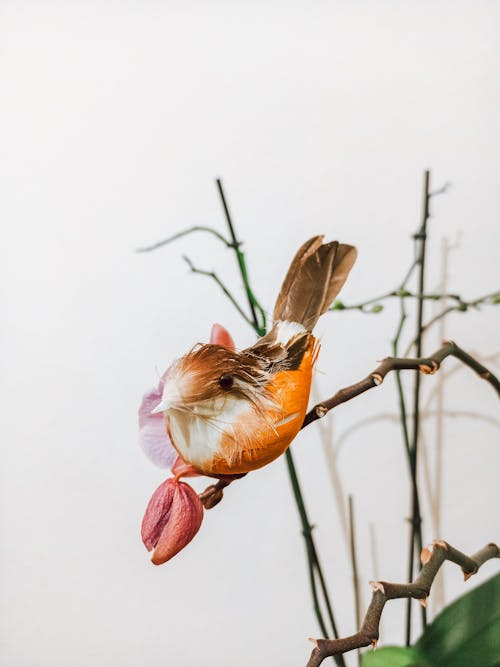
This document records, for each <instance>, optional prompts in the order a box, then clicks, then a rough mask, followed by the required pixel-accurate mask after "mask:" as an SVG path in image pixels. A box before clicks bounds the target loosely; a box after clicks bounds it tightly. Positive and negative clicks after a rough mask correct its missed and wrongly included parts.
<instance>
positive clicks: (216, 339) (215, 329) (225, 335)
mask: <svg viewBox="0 0 500 667" xmlns="http://www.w3.org/2000/svg"><path fill="white" fill-rule="evenodd" d="M210 343H211V344H212V345H222V346H223V347H228V348H229V349H230V350H235V349H236V346H235V344H234V340H233V338H232V336H231V334H230V333H229V331H228V330H227V329H225V328H224V327H223V326H222V324H214V325H213V326H212V331H211V332H210Z"/></svg>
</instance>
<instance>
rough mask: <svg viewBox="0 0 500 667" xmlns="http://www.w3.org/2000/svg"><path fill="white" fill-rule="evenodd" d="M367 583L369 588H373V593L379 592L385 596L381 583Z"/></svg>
mask: <svg viewBox="0 0 500 667" xmlns="http://www.w3.org/2000/svg"><path fill="white" fill-rule="evenodd" d="M368 583H369V584H370V586H371V587H372V588H373V590H374V591H380V592H381V593H383V594H384V595H385V588H384V584H383V583H382V582H381V581H369V582H368Z"/></svg>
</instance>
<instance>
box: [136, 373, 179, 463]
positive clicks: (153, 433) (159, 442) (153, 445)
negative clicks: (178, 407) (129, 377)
mask: <svg viewBox="0 0 500 667" xmlns="http://www.w3.org/2000/svg"><path fill="white" fill-rule="evenodd" d="M167 372H168V371H167ZM164 377H165V376H164ZM162 394H163V378H162V379H161V380H160V383H159V385H158V388H157V389H150V390H149V391H148V392H147V393H146V394H144V396H143V398H142V402H141V405H140V407H139V442H140V445H141V447H142V450H143V451H144V453H145V454H146V456H147V457H148V458H149V459H150V460H151V461H152V462H153V463H154V464H155V465H157V466H159V467H160V468H171V467H172V466H173V465H174V463H175V460H176V458H177V456H178V454H177V452H176V451H175V448H174V446H173V445H172V442H171V441H170V438H169V437H168V433H167V425H166V421H165V417H164V415H163V414H162V413H161V412H158V413H156V414H154V415H152V414H151V410H152V409H153V408H155V407H156V406H157V405H158V403H159V402H160V401H161V397H162Z"/></svg>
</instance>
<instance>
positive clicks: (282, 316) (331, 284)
mask: <svg viewBox="0 0 500 667" xmlns="http://www.w3.org/2000/svg"><path fill="white" fill-rule="evenodd" d="M356 255H357V252H356V248H354V247H353V246H351V245H346V244H343V243H339V242H338V241H332V242H331V243H323V236H314V237H313V238H312V239H309V241H306V242H305V243H304V244H303V245H302V246H301V247H300V248H299V250H298V251H297V253H296V255H295V257H294V258H293V261H292V263H291V265H290V268H289V269H288V273H287V274H286V277H285V280H284V281H283V285H282V286H281V290H280V293H279V296H278V299H277V300H276V305H275V307H274V314H273V317H274V321H275V322H276V321H278V320H286V321H289V322H299V323H300V324H302V325H303V326H304V327H305V328H306V329H307V330H308V331H312V329H313V328H314V326H315V324H316V322H317V321H318V319H319V318H320V316H321V315H322V314H323V313H324V312H326V311H327V310H328V308H329V307H330V305H331V304H332V302H333V300H334V299H335V297H336V296H337V294H338V293H339V292H340V290H341V288H342V285H343V284H344V283H345V281H346V279H347V276H348V275H349V271H350V270H351V268H352V266H353V264H354V262H355V261H356Z"/></svg>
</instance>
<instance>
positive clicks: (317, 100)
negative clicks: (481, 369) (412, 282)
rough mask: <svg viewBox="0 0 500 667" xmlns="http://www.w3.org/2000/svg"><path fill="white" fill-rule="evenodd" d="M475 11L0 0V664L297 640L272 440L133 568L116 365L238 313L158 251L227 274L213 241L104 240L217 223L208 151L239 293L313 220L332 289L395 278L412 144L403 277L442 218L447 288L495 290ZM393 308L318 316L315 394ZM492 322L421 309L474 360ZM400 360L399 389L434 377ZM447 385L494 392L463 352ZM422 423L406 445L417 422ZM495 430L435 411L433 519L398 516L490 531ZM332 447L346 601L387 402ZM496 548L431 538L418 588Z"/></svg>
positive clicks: (471, 398) (331, 575)
mask: <svg viewBox="0 0 500 667" xmlns="http://www.w3.org/2000/svg"><path fill="white" fill-rule="evenodd" d="M499 20H500V6H499V4H498V3H497V2H482V3H470V2H457V1H454V2H437V3H436V2H432V3H431V2H418V3H417V2H406V3H399V2H383V1H378V2H354V3H352V2H338V1H337V2H315V3H308V2H290V1H288V2H252V3H251V2H222V1H221V2H197V3H196V2H166V1H165V2H153V1H145V2H111V1H102V2H76V1H73V2H71V1H69V2H68V1H66V2H59V3H57V2H53V3H52V2H32V3H30V2H22V1H21V2H8V1H7V0H4V1H3V2H1V4H0V49H1V72H0V77H1V79H0V85H1V88H0V93H1V107H0V118H1V132H2V135H1V140H2V141H1V145H2V149H1V158H0V160H1V172H0V183H1V192H2V195H1V201H0V208H1V218H2V243H1V249H0V253H1V258H0V271H1V283H0V284H1V287H0V289H1V304H2V305H1V309H2V325H1V327H0V350H1V355H0V359H1V361H0V364H1V389H2V396H1V406H2V411H1V412H2V417H1V429H2V443H1V447H2V464H1V473H0V474H1V479H0V482H1V517H0V518H1V545H0V565H1V598H0V627H1V630H0V663H1V664H2V665H4V666H5V667H62V666H64V667H68V666H71V667H83V666H85V667H87V666H89V665H92V666H94V667H136V666H137V667H138V666H145V667H155V666H156V665H158V666H160V665H161V666H162V667H163V666H165V665H172V666H174V665H175V666H176V667H192V666H197V665H200V667H201V666H202V665H203V667H215V665H217V666H224V667H226V666H227V667H229V666H231V667H232V666H235V665H236V666H238V667H250V666H252V667H254V666H256V665H265V666H267V665H278V666H282V667H290V666H292V665H297V666H300V665H304V664H305V662H306V659H307V655H308V653H309V651H310V648H311V646H310V645H309V644H308V643H307V642H306V638H307V637H308V636H311V635H312V636H314V635H316V636H317V635H318V628H317V625H316V621H315V618H314V614H313V612H312V606H311V602H310V597H309V591H308V579H307V573H306V568H305V555H304V548H303V544H302V538H301V535H300V527H299V523H298V517H297V512H296V508H295V506H294V501H293V498H292V495H291V491H290V486H289V482H288V478H287V474H286V470H285V464H284V461H283V460H278V461H276V462H275V463H273V464H272V465H270V466H268V467H267V468H266V469H264V470H262V471H260V472H257V473H255V474H252V475H249V476H248V477H247V478H246V479H244V480H242V481H241V482H239V483H237V484H234V485H233V486H232V487H231V488H230V489H229V490H228V491H227V492H226V496H225V499H224V502H223V504H222V505H221V506H220V507H218V508H217V509H214V510H213V511H211V512H209V513H207V514H206V516H205V520H204V523H203V526H202V529H201V531H200V533H199V535H198V536H197V537H196V539H195V541H194V542H193V543H192V544H191V545H190V546H189V547H188V548H187V549H186V550H185V551H184V552H182V554H181V555H180V556H178V557H177V558H176V559H175V560H173V561H172V562H170V563H169V564H167V565H164V566H162V567H160V568H155V567H154V566H152V565H151V564H150V562H149V559H148V555H147V553H146V551H145V550H144V547H143V546H142V544H141V541H140V535H139V526H140V521H141V518H142V513H143V511H144V508H145V506H146V504H147V501H148V499H149V496H150V495H151V493H152V492H153V490H154V489H155V488H156V486H157V485H158V484H159V483H160V481H161V480H162V479H163V478H164V472H163V471H161V470H159V469H156V468H155V467H154V466H152V465H151V464H150V463H149V462H148V461H147V460H146V459H145V458H143V456H142V454H141V452H140V450H139V449H138V447H137V435H136V409H137V406H138V403H139V400H140V396H141V394H142V392H143V391H144V390H145V389H146V388H147V387H149V386H151V385H152V384H153V383H154V382H155V380H156V378H157V376H158V373H159V372H161V371H162V370H163V369H164V368H165V367H166V366H167V365H168V364H169V361H170V360H171V359H172V358H173V357H175V356H177V355H180V354H182V353H183V352H184V351H185V350H186V349H187V348H188V347H190V346H191V345H192V344H193V343H195V342H197V341H200V340H206V338H207V336H208V332H209V329H210V326H211V324H212V322H214V321H219V322H221V323H223V324H224V325H225V326H227V327H228V328H229V329H230V330H231V331H232V332H233V335H234V337H235V338H236V340H237V343H238V345H240V346H245V345H248V344H250V343H251V342H252V340H253V337H252V332H251V331H250V329H249V328H248V327H247V326H246V325H245V323H244V322H242V321H241V320H240V319H239V316H238V314H237V313H236V312H235V311H234V310H233V309H232V307H231V305H230V304H229V303H227V302H226V301H225V300H224V297H223V295H222V294H221V293H220V292H219V291H218V290H217V288H216V286H215V285H213V284H210V282H209V281H208V279H205V278H202V277H198V276H192V275H190V274H189V273H188V271H187V267H186V266H185V264H184V263H183V262H182V260H181V254H183V253H188V254H189V256H190V257H191V258H192V259H193V260H194V261H195V262H196V263H197V264H198V265H199V266H200V267H202V268H208V269H212V268H217V270H218V271H220V275H221V277H223V278H224V279H225V280H226V281H227V282H228V284H230V285H231V287H232V289H233V290H234V291H238V290H239V289H240V281H239V278H238V276H237V272H236V270H235V263H234V259H233V257H232V256H231V254H230V253H229V252H228V251H227V250H226V249H225V248H224V247H221V246H220V245H218V243H217V242H216V241H215V240H213V239H211V238H210V237H207V236H197V237H192V238H188V239H185V240H182V241H180V242H178V243H177V245H173V246H170V247H168V248H164V249H162V250H159V251H157V252H156V253H153V254H149V255H137V254H134V252H133V249H134V248H136V247H137V246H140V245H144V244H147V243H150V242H153V241H155V240H158V239H160V238H163V237H165V236H167V235H168V234H170V233H173V232H174V231H176V230H178V229H181V228H183V227H185V226H188V225H192V224H210V225H213V226H215V227H216V228H217V229H218V230H220V231H221V232H224V221H223V217H222V214H221V209H220V204H219V201H218V198H217V194H216V190H215V187H214V178H215V177H216V176H220V177H222V178H223V179H224V183H225V187H226V192H227V196H228V199H229V202H230V205H231V209H232V212H233V215H234V218H235V221H236V223H237V227H238V230H239V234H240V236H241V237H242V238H243V239H244V241H245V249H246V251H247V253H248V261H249V266H250V272H251V277H252V279H253V282H254V284H255V288H256V291H257V293H258V295H259V296H260V298H261V299H262V302H263V303H264V304H265V307H266V308H267V309H268V310H271V309H272V305H273V299H274V298H275V296H276V293H277V290H278V288H279V284H280V281H281V279H282V276H283V275H284V272H285V270H286V267H287V264H288V262H289V260H290V258H291V256H292V254H293V252H294V251H295V249H296V248H297V247H298V245H299V244H300V243H302V241H303V240H304V239H305V238H307V237H308V236H309V235H312V234H314V233H318V232H323V233H325V234H326V235H327V236H328V237H330V238H333V237H338V238H340V239H341V240H343V241H347V242H352V243H355V244H356V245H357V246H358V247H359V260H358V263H357V265H356V267H355V269H354V270H353V273H352V278H351V279H350V280H349V282H348V285H347V286H346V288H345V290H344V292H343V297H342V298H343V299H344V300H345V301H346V302H354V301H357V300H361V299H364V298H367V297H370V296H373V295H376V294H378V293H380V292H384V291H386V290H389V289H392V288H393V287H395V286H396V285H397V283H398V280H400V277H401V276H402V275H403V273H404V271H405V269H406V267H407V266H408V264H409V262H410V261H411V257H412V247H411V241H410V236H411V233H412V232H413V231H414V230H415V228H416V226H417V224H418V220H419V211H420V202H421V188H422V172H423V169H424V168H426V167H430V168H431V169H432V177H431V178H432V184H433V186H434V187H439V186H440V185H442V184H443V183H444V182H445V181H451V182H452V183H453V186H454V187H453V188H452V189H451V190H450V192H449V194H447V195H445V196H441V197H439V198H436V200H435V201H433V204H432V213H433V217H432V219H431V221H430V248H429V278H428V287H429V289H433V288H435V287H436V285H437V283H438V281H439V276H440V253H441V239H442V238H443V237H445V236H446V237H448V238H449V239H450V242H455V241H457V239H458V241H459V244H460V246H459V248H458V249H456V250H454V251H453V252H452V253H451V254H450V258H449V262H450V263H449V276H450V279H449V284H448V287H449V289H450V290H451V291H455V292H459V293H461V294H462V295H463V296H464V298H474V297H476V296H479V295H482V294H485V293H487V292H490V291H492V290H494V289H495V288H497V287H498V248H499V244H500V234H499V225H498V219H499V213H500V194H499V189H498V183H499V176H500V169H499V166H498V150H499V118H500V89H499V79H498V72H499V66H500V57H499V56H500V46H499V41H498V25H499ZM430 315H431V307H428V308H427V317H429V316H430ZM396 319H397V306H396V304H393V305H392V306H389V307H388V308H387V309H386V310H385V311H384V312H383V313H382V314H380V315H377V316H375V315H373V316H368V315H362V314H360V313H357V312H353V313H332V314H329V315H327V316H325V317H324V318H323V319H322V321H321V322H320V324H319V326H318V329H317V332H318V334H319V335H320V336H321V338H322V345H323V348H322V354H321V357H320V361H319V365H318V368H319V371H320V373H318V374H317V380H318V385H319V387H320V388H319V394H320V395H321V396H326V395H328V394H331V393H333V392H334V391H335V390H336V389H338V388H339V387H341V386H343V385H346V384H349V383H351V382H354V381H356V380H358V379H360V378H361V377H363V376H364V375H366V374H367V373H368V372H369V371H370V370H371V369H372V368H373V367H374V366H375V364H376V361H377V360H378V359H380V358H381V357H383V356H385V355H386V354H388V353H389V351H390V348H389V340H390V338H391V336H392V334H393V331H394V327H395V323H396ZM498 325H499V313H498V312H496V311H495V309H494V308H492V307H489V308H487V307H485V308H484V309H483V310H482V312H480V313H475V312H474V313H470V314H467V315H463V314H457V313H455V314H452V315H451V316H450V317H449V320H448V324H447V329H446V332H445V333H446V335H447V336H450V337H453V338H454V339H455V340H456V341H457V342H458V343H460V344H461V345H462V346H463V347H465V348H466V349H468V350H470V351H473V352H477V353H480V354H482V355H483V357H489V356H491V355H493V354H494V353H496V352H498V330H499V326H498ZM410 327H412V325H410ZM437 336H438V333H436V334H435V335H432V336H430V337H429V339H428V340H427V341H426V345H425V348H426V351H431V350H432V349H434V348H435V347H436V346H437V345H438V338H437ZM488 363H490V365H492V367H493V368H495V369H496V370H498V365H495V362H494V361H493V362H492V361H490V362H488ZM456 365H457V364H456V362H453V361H448V362H446V364H445V366H446V369H447V370H450V369H453V368H454V367H455V366H456ZM423 382H424V389H425V392H426V393H428V392H429V391H430V390H432V389H433V388H435V387H436V383H437V382H438V379H437V377H436V376H434V377H430V378H424V380H423ZM447 386H448V391H447V394H446V401H445V407H446V409H447V410H448V411H453V412H455V413H456V412H460V411H464V410H466V411H469V412H474V413H480V414H482V415H489V416H490V417H494V416H496V414H497V412H496V411H497V409H498V402H497V399H496V398H495V396H494V392H493V391H492V390H491V388H490V387H489V386H488V385H486V383H483V382H481V381H480V380H479V379H477V378H475V377H474V376H473V374H472V373H470V371H467V370H460V371H457V372H455V373H453V374H452V375H451V377H450V379H449V383H448V385H447ZM379 413H383V414H385V415H394V414H395V413H396V398H395V393H394V381H393V379H392V378H391V379H390V380H388V381H387V382H386V384H385V385H384V386H383V387H381V388H380V389H377V390H373V391H372V392H370V393H369V394H367V395H365V396H363V397H360V398H358V399H356V400H355V401H353V402H352V403H351V404H349V405H346V406H343V407H339V408H338V410H337V411H336V414H335V433H336V434H339V435H340V434H341V433H342V432H343V431H344V430H345V429H346V428H348V427H350V426H352V425H354V424H356V423H358V422H359V421H360V420H361V419H364V418H366V417H370V416H373V415H377V414H379ZM424 434H425V442H426V445H427V446H428V448H429V451H430V454H429V460H430V462H431V464H432V452H433V446H434V437H433V426H432V423H431V422H430V421H426V422H425V424H424ZM498 440H499V438H498V426H495V424H493V423H491V422H487V421H485V420H477V419H476V420H473V419H470V418H464V417H458V416H456V415H455V416H454V417H452V418H449V419H447V421H446V427H445V433H444V441H445V445H444V456H445V469H444V486H443V494H444V502H443V518H442V530H441V533H442V534H440V535H435V534H434V531H433V526H432V522H431V521H430V520H429V517H428V516H427V520H426V523H425V524H424V535H425V539H426V541H429V540H431V539H433V538H435V537H443V538H445V539H447V540H448V541H450V542H451V543H452V544H454V545H455V546H457V547H458V548H461V549H463V550H465V551H466V552H469V553H470V552H473V551H475V550H476V549H478V548H479V547H481V546H482V545H483V544H484V543H486V542H489V541H491V540H494V539H495V537H496V535H495V532H496V531H498V519H497V517H496V516H495V512H494V511H493V507H494V506H495V502H497V501H498V493H497V487H498V472H497V471H498V454H497V451H498V450H497V446H498ZM293 450H294V453H295V457H296V461H297V464H298V466H299V470H300V477H301V482H302V483H303V487H304V490H305V496H306V501H307V505H308V509H309V511H310V514H311V518H312V521H313V522H314V523H315V524H316V526H317V528H316V533H315V534H316V537H317V540H318V544H319V549H320V552H321V558H322V561H323V564H324V566H325V571H326V573H327V577H328V582H329V586H330V589H331V592H332V598H333V600H334V607H335V611H336V614H337V620H338V624H339V626H340V629H341V632H342V633H343V634H350V633H351V632H352V631H353V630H354V618H353V601H352V586H351V573H350V569H349V560H348V558H347V552H346V548H345V543H344V539H343V535H342V530H341V526H340V522H339V514H338V511H337V508H336V505H335V501H334V493H333V491H332V487H331V484H330V481H329V477H328V472H327V465H326V459H325V456H324V452H323V448H322V445H321V443H320V440H319V431H318V427H317V426H313V427H311V428H309V429H308V431H307V432H305V433H303V434H301V435H300V437H298V438H297V441H296V443H295V444H294V446H293ZM337 460H338V467H339V475H340V476H341V479H342V482H343V490H344V491H345V492H346V493H347V492H349V493H352V494H354V498H355V504H356V515H357V532H358V541H359V559H360V578H361V581H362V590H363V593H364V605H366V603H367V601H368V598H369V587H368V585H367V583H366V582H367V581H368V579H372V578H374V577H375V576H379V577H381V578H384V579H389V580H391V579H392V580H404V577H405V576H406V575H405V572H406V550H407V534H408V526H407V522H406V517H407V516H408V507H409V502H408V490H409V485H408V475H407V469H406V467H405V465H406V463H405V459H404V455H403V448H402V443H401V437H400V430H399V427H398V424H397V423H395V422H393V421H391V420H390V419H385V420H382V421H375V422H374V423H373V424H371V425H369V426H366V427H365V428H363V429H359V430H357V431H355V433H354V434H353V435H352V436H351V437H350V438H349V439H348V440H346V441H345V442H344V444H343V445H342V448H341V450H340V454H339V456H338V459H337ZM196 485H197V488H198V487H200V488H202V487H203V486H204V482H203V481H201V485H200V483H197V484H196ZM426 508H427V503H426ZM370 524H373V528H374V532H375V534H376V553H377V558H376V560H377V561H378V564H377V563H376V562H374V559H373V556H372V553H371V549H370V537H369V531H370V528H369V526H370ZM495 571H496V569H495V564H494V563H489V564H488V565H486V566H485V568H484V571H482V572H481V573H480V574H479V575H478V576H477V577H476V578H475V579H474V578H473V579H472V580H471V581H469V582H468V583H467V585H466V586H464V585H463V584H462V583H461V575H460V572H459V571H458V569H456V568H454V566H452V565H448V567H447V570H446V598H447V599H451V598H453V597H456V596H457V595H458V594H460V593H461V592H462V591H464V590H467V589H469V588H471V587H472V586H474V585H477V583H479V581H480V580H483V579H485V578H486V577H488V576H490V575H491V574H492V573H494V572H495ZM403 611H404V603H403V602H395V603H392V605H391V607H390V608H388V609H387V614H386V616H385V622H384V625H383V629H382V630H383V632H382V642H384V643H389V642H397V643H401V642H402V639H403V630H402V617H403ZM415 613H416V614H417V618H418V617H419V614H418V610H417V609H416V612H415Z"/></svg>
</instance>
